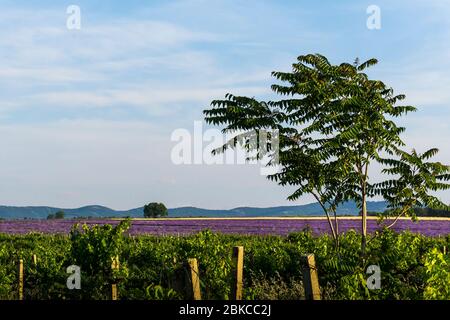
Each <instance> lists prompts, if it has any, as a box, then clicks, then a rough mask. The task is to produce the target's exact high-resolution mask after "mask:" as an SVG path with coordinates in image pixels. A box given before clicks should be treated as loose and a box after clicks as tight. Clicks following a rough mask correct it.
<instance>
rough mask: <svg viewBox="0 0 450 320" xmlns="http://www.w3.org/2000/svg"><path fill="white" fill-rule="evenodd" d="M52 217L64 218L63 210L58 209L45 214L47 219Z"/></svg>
mask: <svg viewBox="0 0 450 320" xmlns="http://www.w3.org/2000/svg"><path fill="white" fill-rule="evenodd" d="M53 219H64V211H62V210H59V211H56V212H55V213H54V214H53V213H50V214H49V215H48V216H47V220H53Z"/></svg>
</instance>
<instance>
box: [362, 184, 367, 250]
mask: <svg viewBox="0 0 450 320" xmlns="http://www.w3.org/2000/svg"><path fill="white" fill-rule="evenodd" d="M361 215H362V228H361V253H362V254H363V255H364V254H365V253H366V244H367V202H366V192H365V190H364V191H363V196H362V209H361Z"/></svg>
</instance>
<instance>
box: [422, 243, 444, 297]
mask: <svg viewBox="0 0 450 320" xmlns="http://www.w3.org/2000/svg"><path fill="white" fill-rule="evenodd" d="M425 268H426V273H427V275H428V279H427V286H426V288H425V291H424V298H425V299H440V300H450V257H449V256H448V255H444V254H443V253H442V252H441V251H439V250H438V249H437V248H434V249H433V250H432V251H431V252H429V253H428V254H427V256H426V259H425Z"/></svg>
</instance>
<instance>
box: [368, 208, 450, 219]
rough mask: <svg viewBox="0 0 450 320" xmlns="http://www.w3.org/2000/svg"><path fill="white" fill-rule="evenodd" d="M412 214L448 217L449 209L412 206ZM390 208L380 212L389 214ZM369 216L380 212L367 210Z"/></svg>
mask: <svg viewBox="0 0 450 320" xmlns="http://www.w3.org/2000/svg"><path fill="white" fill-rule="evenodd" d="M413 211H414V214H415V215H416V216H418V217H450V210H445V209H432V208H428V207H425V208H418V207H416V208H413ZM390 212H391V210H389V209H388V210H385V211H384V212H383V213H382V214H383V215H386V214H389V213H390ZM368 214H369V215H370V216H376V215H378V214H380V213H379V212H373V211H370V212H368Z"/></svg>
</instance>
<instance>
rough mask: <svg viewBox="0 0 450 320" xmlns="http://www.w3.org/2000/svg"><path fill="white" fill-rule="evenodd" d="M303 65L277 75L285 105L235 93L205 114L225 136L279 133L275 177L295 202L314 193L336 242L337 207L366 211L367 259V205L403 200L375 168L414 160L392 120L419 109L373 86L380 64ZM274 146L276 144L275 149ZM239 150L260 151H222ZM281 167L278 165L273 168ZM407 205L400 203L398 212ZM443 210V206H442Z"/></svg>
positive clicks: (233, 143) (313, 61) (323, 61)
mask: <svg viewBox="0 0 450 320" xmlns="http://www.w3.org/2000/svg"><path fill="white" fill-rule="evenodd" d="M297 60H298V61H297V63H294V64H293V69H292V72H273V73H272V75H273V76H274V77H275V78H276V79H277V80H279V81H281V83H279V84H274V85H272V90H273V91H274V92H275V93H277V94H279V95H281V96H284V97H285V99H282V100H278V101H269V102H264V101H261V102H260V101H257V100H256V99H254V98H248V97H243V96H234V95H232V94H227V95H226V96H225V99H224V100H214V101H212V103H211V106H212V108H211V109H208V110H205V111H204V114H205V118H206V121H207V122H208V123H210V124H214V125H225V128H224V129H223V132H235V131H237V130H239V131H244V132H246V134H247V135H249V134H251V132H253V131H255V130H256V131H261V130H278V132H279V148H278V153H279V156H278V159H277V160H278V163H279V164H280V166H281V170H280V171H279V172H278V173H276V174H273V175H270V176H269V177H268V178H269V179H271V180H274V181H276V182H278V183H279V184H280V185H292V186H296V187H297V190H296V191H295V192H294V193H293V194H292V195H290V196H289V198H288V199H290V200H295V199H297V198H299V197H300V196H302V195H304V194H306V193H309V194H312V195H313V196H314V197H315V198H316V200H317V201H318V202H319V204H320V205H321V206H322V208H323V210H324V212H325V214H326V216H327V218H328V222H329V225H330V229H331V231H332V234H333V237H335V240H336V243H338V241H337V239H338V231H337V230H338V224H337V218H336V207H337V206H338V205H339V204H340V203H343V202H345V201H348V200H353V201H355V202H356V203H357V205H358V207H359V209H360V215H361V249H362V252H363V253H364V252H365V247H366V243H367V214H368V213H367V198H369V197H372V196H375V195H377V194H378V195H382V196H383V197H385V199H386V200H388V201H394V202H395V201H396V200H395V199H396V198H395V197H394V196H392V192H394V191H393V190H391V191H389V190H388V189H389V184H387V185H386V184H376V185H375V184H372V183H370V180H369V167H370V166H371V164H373V163H374V162H379V163H381V164H387V162H386V160H385V159H383V158H382V155H383V154H386V155H388V156H400V157H401V156H402V155H404V154H406V153H404V152H403V151H401V150H400V149H399V148H400V147H401V146H403V145H404V143H403V141H402V140H401V139H400V134H401V133H402V132H403V131H404V130H405V128H403V127H399V126H397V125H396V123H395V122H394V121H393V120H392V119H393V118H396V117H399V116H402V115H405V114H406V113H408V112H412V111H415V110H416V108H415V107H413V106H397V105H396V104H397V102H398V101H401V100H403V99H404V98H405V96H404V95H394V91H393V89H392V88H389V87H387V86H386V85H385V84H384V83H383V82H381V81H379V80H370V79H369V77H368V76H367V75H366V74H365V73H364V72H363V71H364V70H365V69H366V68H368V67H370V66H372V65H375V64H376V63H377V60H376V59H370V60H367V61H366V62H364V63H360V62H359V60H358V59H356V60H355V62H354V63H353V64H350V63H341V64H339V65H332V64H331V63H330V62H329V61H328V59H327V58H326V57H324V56H322V55H320V54H308V55H302V56H299V57H298V59H297ZM241 136H244V137H245V134H244V135H242V134H241ZM272 140H273V139H270V137H269V138H268V144H271V143H272V142H273V141H272ZM238 144H240V145H241V146H244V147H245V148H246V149H247V150H250V149H258V147H259V146H258V145H256V146H255V145H252V144H249V143H248V142H247V141H245V139H244V141H242V140H239V139H232V140H230V141H228V142H227V143H226V144H225V145H224V146H222V148H219V149H217V150H216V151H217V152H223V151H225V150H226V149H227V148H230V147H231V148H235V147H237V145H238ZM257 152H258V151H257ZM258 156H259V155H258V154H257V157H258ZM272 157H274V156H273V155H272ZM275 163H276V161H271V162H269V164H268V165H274V164H275ZM444 167H445V166H444ZM446 168H447V169H448V167H446ZM400 174H401V173H400ZM435 178H436V179H438V177H435ZM441 178H445V176H442V177H441ZM400 179H403V180H401V181H403V182H401V183H400V184H405V183H406V184H408V183H413V182H412V181H411V179H412V180H414V179H415V178H414V177H413V176H408V175H403V176H402V177H401V178H400ZM443 185H444V184H434V185H431V184H429V185H427V186H426V187H425V188H423V189H422V190H421V193H422V194H423V195H424V196H427V195H428V192H429V191H430V190H432V191H435V190H438V189H442V187H443ZM390 195H391V196H390ZM406 196H407V194H406ZM404 200H405V199H404ZM436 200H437V199H436ZM406 202H407V201H406ZM406 202H405V201H403V202H399V201H398V202H396V203H393V206H394V207H396V206H397V205H401V204H404V203H406ZM435 205H443V204H442V203H438V202H437V201H435ZM404 211H405V210H404ZM405 212H409V211H408V210H406V211H405ZM330 214H333V215H334V224H333V223H332V220H331V217H330Z"/></svg>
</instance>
